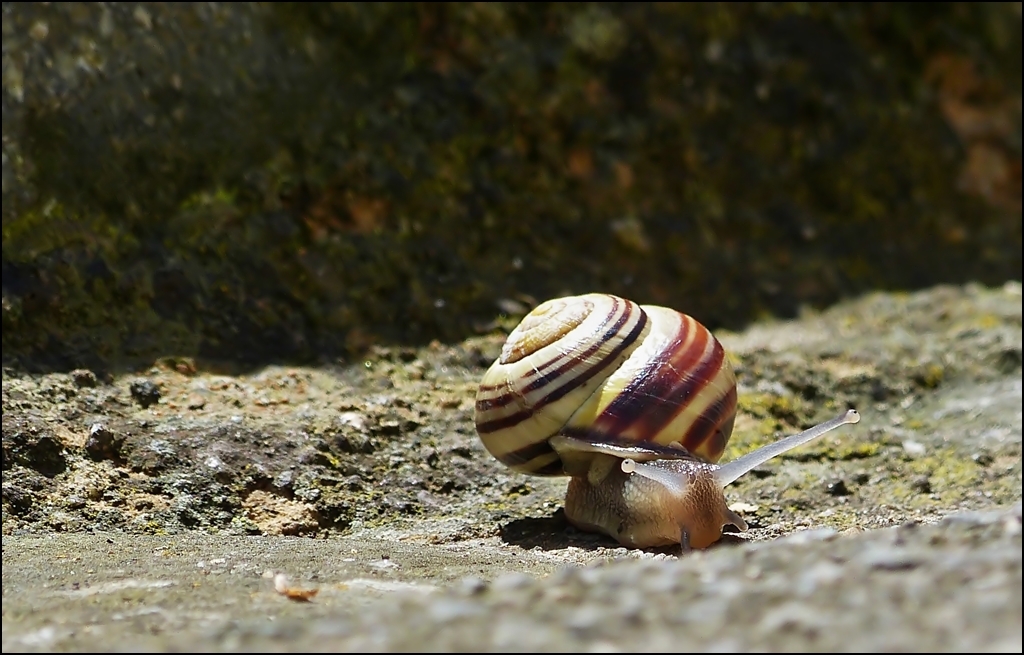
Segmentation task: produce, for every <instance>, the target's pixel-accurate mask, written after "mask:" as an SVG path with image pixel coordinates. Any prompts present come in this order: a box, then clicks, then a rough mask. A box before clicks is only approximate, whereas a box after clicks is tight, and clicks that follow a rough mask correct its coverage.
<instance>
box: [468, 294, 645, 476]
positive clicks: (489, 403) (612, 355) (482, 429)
mask: <svg viewBox="0 0 1024 655" xmlns="http://www.w3.org/2000/svg"><path fill="white" fill-rule="evenodd" d="M617 305H618V299H616V300H615V304H614V305H613V308H612V311H611V312H609V315H608V316H607V317H606V319H605V324H607V322H608V321H610V320H611V319H612V317H614V316H615V314H616V313H617V311H618V309H617ZM633 306H634V305H633V304H632V303H629V301H626V306H625V311H623V312H622V315H621V316H620V317H619V319H618V320H617V321H615V323H614V324H612V326H611V327H609V328H608V329H606V330H605V332H604V334H603V335H602V336H601V337H600V338H599V340H597V341H595V342H594V344H593V345H591V346H590V347H589V348H587V349H586V350H585V351H583V352H581V353H577V354H576V355H574V356H572V357H568V358H562V357H559V358H556V359H553V360H550V361H549V362H547V363H545V364H544V365H543V366H541V367H538V370H543V369H547V368H550V367H551V366H553V365H555V364H559V366H558V367H557V368H555V369H554V370H549V371H548V372H546V373H544V374H543V375H542V376H541V377H539V378H538V379H536V380H534V381H533V382H531V383H530V384H528V385H527V386H526V387H524V388H523V389H522V390H521V391H510V392H508V393H505V394H503V395H501V396H497V397H495V398H484V399H481V400H478V401H477V403H476V410H477V412H478V413H481V412H486V411H488V410H490V409H494V408H497V407H503V406H505V405H507V404H509V403H512V402H514V401H515V400H517V398H518V396H519V395H524V394H526V393H529V392H531V391H536V390H538V389H541V388H543V387H544V386H545V385H548V384H551V383H553V382H557V380H558V379H559V378H560V377H561V376H563V375H564V374H565V372H566V371H568V370H570V369H572V368H574V367H576V366H579V365H581V363H583V362H585V361H586V360H587V359H588V358H589V357H590V356H591V355H593V354H594V353H595V352H597V351H598V350H599V349H600V348H601V346H602V345H603V344H604V343H606V342H607V341H609V340H611V339H612V338H613V337H614V336H615V335H616V334H617V333H618V331H619V330H620V329H622V326H623V325H625V324H626V323H628V322H629V317H630V315H631V313H632V308H633ZM637 308H638V309H639V306H637ZM646 324H647V314H646V313H645V312H644V311H643V310H640V317H639V320H638V321H637V322H636V325H635V326H634V327H633V329H632V330H631V331H630V333H629V334H628V335H627V336H626V337H625V338H624V339H623V340H622V341H621V342H620V343H619V344H618V345H617V346H615V348H614V349H612V351H611V352H609V353H608V354H607V355H606V356H605V357H603V358H601V359H600V360H599V361H598V362H596V363H594V364H593V365H592V366H590V367H589V368H588V369H587V370H586V371H585V372H584V373H582V374H580V375H578V376H577V377H575V378H573V379H572V380H570V381H569V382H567V383H566V384H563V385H561V386H559V387H557V388H555V389H553V390H552V391H551V392H549V393H548V394H547V395H545V396H544V397H543V398H541V399H540V400H539V401H538V402H537V403H536V404H534V405H533V406H532V407H527V408H524V409H522V410H520V411H518V412H516V413H515V414H510V415H509V416H505V417H502V418H498V419H492V420H490V421H484V422H482V423H477V425H476V429H477V432H478V433H480V434H481V435H485V434H490V433H492V432H497V431H499V430H504V429H508V428H511V427H513V426H515V425H516V424H518V423H520V422H522V421H525V420H526V419H528V418H530V417H531V416H533V414H534V413H535V412H537V411H538V410H540V409H542V408H543V407H544V406H545V405H548V404H550V403H553V402H555V401H557V400H559V399H560V398H562V397H564V396H565V395H566V394H568V393H570V392H572V391H573V390H575V389H577V388H579V387H581V386H583V385H584V384H586V383H587V382H589V381H590V380H591V379H592V378H593V377H594V376H595V375H597V374H598V373H600V372H601V371H603V370H604V369H605V368H607V367H608V366H609V365H610V364H612V363H613V362H615V361H616V359H618V356H619V355H620V354H621V353H622V352H623V351H624V350H626V348H628V347H629V346H630V345H632V344H633V342H635V341H636V340H637V338H639V336H640V334H642V333H643V330H644V327H645V326H646ZM583 343H584V341H580V342H579V344H577V346H578V345H582V344H583ZM575 349H576V348H573V349H572V350H575ZM570 352H571V351H570ZM544 436H545V437H546V436H549V435H544ZM545 445H546V444H545ZM502 461H504V459H503V460H502Z"/></svg>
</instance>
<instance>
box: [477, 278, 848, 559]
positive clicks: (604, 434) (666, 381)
mask: <svg viewBox="0 0 1024 655" xmlns="http://www.w3.org/2000/svg"><path fill="white" fill-rule="evenodd" d="M736 401H737V396H736V377H735V375H734V374H733V371H732V368H731V366H730V365H729V361H728V359H727V358H726V356H725V351H724V349H723V348H722V345H721V343H719V341H718V340H717V339H716V338H715V337H714V336H713V335H712V334H711V332H709V331H708V330H707V328H705V327H704V326H703V325H701V324H700V323H699V322H697V321H696V320H695V319H694V318H692V317H691V316H688V315H686V314H683V313H682V312H678V311H675V310H673V309H668V308H665V307H658V306H653V305H643V306H641V305H638V304H636V303H634V302H632V301H629V300H625V299H623V298H619V297H617V296H612V295H608V294H587V295H583V296H572V297H567V298H556V299H553V300H549V301H547V302H544V303H542V304H541V305H538V306H537V307H536V308H535V309H534V310H533V311H532V312H530V313H529V314H528V315H527V316H526V317H525V318H524V319H523V320H522V322H521V323H520V324H519V325H518V326H516V328H515V329H514V330H513V331H512V332H511V333H510V334H509V336H508V338H507V339H506V341H505V344H504V346H503V347H502V352H501V355H500V356H499V357H498V359H497V360H496V361H495V362H494V364H492V365H491V367H490V368H489V369H488V371H487V373H485V374H484V377H483V379H482V381H481V383H480V388H479V390H478V393H477V400H476V417H475V419H476V427H477V432H478V434H479V435H480V438H481V440H482V441H483V443H484V446H485V447H486V448H487V450H488V451H489V452H490V453H491V454H492V455H493V456H494V457H496V458H497V459H498V460H499V461H501V462H502V463H504V464H505V465H506V466H508V467H510V468H512V469H513V470H516V471H520V472H523V473H528V474H531V475H568V476H569V477H570V480H569V486H568V489H567V492H566V499H565V515H566V518H567V519H568V521H569V522H570V523H571V524H572V525H574V526H576V527H577V528H579V529H582V530H588V531H594V532H600V533H604V534H607V535H610V536H611V537H613V538H615V539H617V540H618V541H619V542H620V543H621V544H622V545H624V546H627V547H638V548H646V547H651V546H664V545H670V544H680V545H681V547H682V548H683V549H684V550H687V549H689V548H704V547H706V546H708V545H710V544H712V543H714V542H715V541H717V540H718V539H719V538H720V537H721V534H722V528H723V527H724V526H725V525H729V524H732V525H734V526H736V527H737V528H738V529H740V530H746V528H747V525H746V522H745V521H744V520H743V519H742V518H741V517H740V516H738V515H737V514H736V513H735V512H733V511H732V510H730V509H729V507H728V505H727V504H726V501H725V493H724V488H725V487H726V486H727V485H728V484H730V483H731V482H733V481H735V480H736V479H737V478H739V477H740V476H741V475H743V474H744V473H746V472H747V471H750V470H751V469H753V468H755V467H756V466H758V465H760V464H762V463H763V462H765V461H767V460H769V459H771V458H773V457H776V456H778V455H780V454H782V453H784V452H786V451H788V450H791V449H792V448H796V447H797V446H800V445H802V444H805V443H807V442H808V441H811V440H812V439H816V438H818V437H820V436H821V435H823V434H825V433H826V432H829V431H830V430H834V429H835V428H838V427H840V426H842V425H846V424H851V423H856V422H858V421H859V420H860V415H859V414H857V412H856V411H855V410H849V411H847V412H845V413H844V414H842V415H840V416H837V417H836V418H834V419H832V420H830V421H826V422H825V423H822V424H820V425H817V426H815V427H813V428H811V429H809V430H807V431H805V432H801V433H799V434H796V435H792V436H790V437H786V438H784V439H781V440H779V441H776V442H775V443H772V444H769V445H767V446H765V447H763V448H761V449H759V450H757V451H754V452H752V453H749V454H747V455H745V456H743V457H740V458H739V459H737V460H735V461H733V462H730V463H728V464H724V465H718V464H717V463H716V462H717V461H718V460H719V458H720V457H721V456H722V453H723V451H724V450H725V447H726V444H727V443H728V439H729V436H730V435H731V433H732V427H733V422H734V420H735V416H736Z"/></svg>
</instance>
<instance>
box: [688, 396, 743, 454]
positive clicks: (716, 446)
mask: <svg viewBox="0 0 1024 655" xmlns="http://www.w3.org/2000/svg"><path fill="white" fill-rule="evenodd" d="M735 420H736V387H735V386H731V387H730V388H729V390H728V391H727V392H726V394H725V395H724V396H722V397H721V398H719V399H717V400H716V401H715V402H714V403H712V404H711V405H710V406H709V407H708V408H707V409H705V410H704V411H703V412H701V414H700V416H699V417H698V419H697V420H696V421H695V422H694V423H693V424H692V425H691V426H690V429H689V431H688V432H687V433H686V437H685V438H684V439H683V447H684V448H686V449H687V450H689V451H690V452H693V453H697V454H698V455H699V456H700V457H701V458H702V459H704V460H706V461H708V462H717V461H718V460H719V459H721V457H722V453H724V452H725V445H726V443H727V442H728V441H729V435H731V434H732V425H733V422H734V421H735Z"/></svg>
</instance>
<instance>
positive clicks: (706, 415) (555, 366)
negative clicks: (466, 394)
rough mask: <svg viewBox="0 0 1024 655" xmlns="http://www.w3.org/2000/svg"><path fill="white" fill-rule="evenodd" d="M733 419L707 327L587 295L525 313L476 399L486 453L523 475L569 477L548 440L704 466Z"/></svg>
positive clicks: (660, 310)
mask: <svg viewBox="0 0 1024 655" xmlns="http://www.w3.org/2000/svg"><path fill="white" fill-rule="evenodd" d="M735 416H736V378H735V376H734V375H733V372H732V368H731V366H730V365H729V361H728V359H726V356H725V350H724V349H723V348H722V344H721V343H719V341H718V339H716V338H715V337H714V336H713V335H712V334H711V332H709V331H708V329H707V328H705V327H704V326H703V325H701V324H700V323H698V322H697V321H696V320H695V319H693V318H692V317H690V316H687V315H686V314H683V313H681V312H677V311H675V310H672V309H667V308H665V307H656V306H649V305H646V306H642V305H638V304H637V303H635V302H632V301H630V300H625V299H623V298H619V297H616V296H612V295H607V294H596V293H594V294H588V295H584V296H574V297H569V298H556V299H554V300H549V301H547V302H545V303H543V304H541V305H539V306H538V307H537V308H535V309H534V310H533V311H532V312H530V314H528V315H527V316H526V318H524V319H523V321H522V322H521V323H520V324H519V325H518V326H517V327H516V328H515V329H514V330H513V331H512V332H511V333H510V334H509V336H508V339H507V340H506V342H505V345H504V347H503V348H502V351H501V356H500V357H499V358H498V359H497V361H495V362H494V364H493V365H492V366H491V367H490V369H489V370H488V371H487V373H486V374H485V375H484V377H483V380H482V382H481V384H480V389H479V392H478V394H477V400H476V428H477V432H478V433H479V434H480V438H481V439H482V440H483V443H484V446H485V447H486V448H487V450H488V451H489V452H490V453H491V454H492V455H494V457H496V458H497V459H498V460H499V461H501V462H502V463H504V464H505V465H506V466H509V467H510V468H512V469H514V470H516V471H520V472H523V473H530V474H533V475H564V474H569V475H572V474H573V469H574V468H578V467H577V466H575V464H578V462H574V461H565V460H566V458H564V457H562V456H560V455H564V453H556V452H555V449H554V448H553V446H552V444H551V443H550V437H552V436H554V435H556V434H561V435H564V436H568V437H575V438H578V439H581V440H585V441H586V442H588V443H592V444H598V443H605V444H609V445H610V446H624V447H630V446H632V447H635V448H642V449H645V450H647V451H649V452H651V453H661V452H665V451H667V452H668V454H669V455H671V454H672V453H673V452H674V453H676V454H678V451H679V449H680V448H682V449H685V450H686V451H688V452H689V453H691V454H693V455H696V456H698V457H700V458H701V459H703V460H705V461H708V462H716V461H718V459H719V458H720V457H721V456H722V452H723V451H724V450H725V446H726V443H727V441H728V439H729V435H730V434H731V433H732V426H733V420H734V419H735ZM670 444H674V445H673V446H670ZM670 448H671V450H668V449H670ZM568 459H573V460H576V459H580V458H579V457H574V456H569V457H568ZM583 459H587V458H585V457H584V458H583ZM567 467H568V468H567Z"/></svg>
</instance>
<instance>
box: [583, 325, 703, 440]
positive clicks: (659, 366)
mask: <svg viewBox="0 0 1024 655" xmlns="http://www.w3.org/2000/svg"><path fill="white" fill-rule="evenodd" d="M694 323H695V322H694V321H691V320H687V319H686V318H684V319H683V320H682V321H680V323H679V330H678V332H677V333H676V336H675V338H674V339H672V340H671V341H669V342H668V343H666V344H665V348H664V349H663V350H662V351H661V352H660V353H658V355H657V356H656V357H651V358H650V360H649V361H648V362H647V364H646V366H644V368H643V369H642V370H641V371H639V372H638V373H637V375H635V376H634V377H633V379H632V381H630V383H629V384H628V385H626V386H625V387H624V388H623V389H622V391H621V393H619V394H618V395H617V396H616V398H615V400H613V401H612V402H611V403H609V404H608V406H607V407H606V408H605V409H604V411H603V412H602V413H601V415H600V416H599V417H597V419H596V420H595V421H594V427H595V428H596V429H597V430H599V431H601V432H604V433H606V434H622V433H624V432H626V431H627V430H630V431H632V432H634V433H639V434H642V435H645V438H646V439H653V438H654V437H655V436H657V434H658V432H660V431H661V430H662V429H663V428H664V427H665V426H666V425H668V424H669V423H670V422H671V421H672V419H673V418H674V417H675V416H676V414H677V413H678V412H680V411H681V410H683V409H685V407H686V406H687V405H688V404H689V402H690V400H692V399H693V397H694V396H696V395H697V394H698V393H699V392H700V390H701V389H702V388H703V387H704V385H706V384H707V382H708V380H709V379H710V377H713V376H714V374H715V373H716V372H717V371H718V367H717V366H714V368H713V369H711V373H710V375H709V374H708V373H707V371H708V364H715V362H705V361H701V358H702V357H703V355H704V351H705V350H706V349H707V344H708V338H710V335H709V334H708V333H707V332H705V331H704V330H702V329H701V328H700V327H697V326H695V325H694ZM691 331H694V337H693V341H692V343H689V344H687V343H686V340H687V336H688V334H689V332H691ZM719 362H720V360H719ZM682 437H683V435H679V438H680V439H682Z"/></svg>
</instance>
